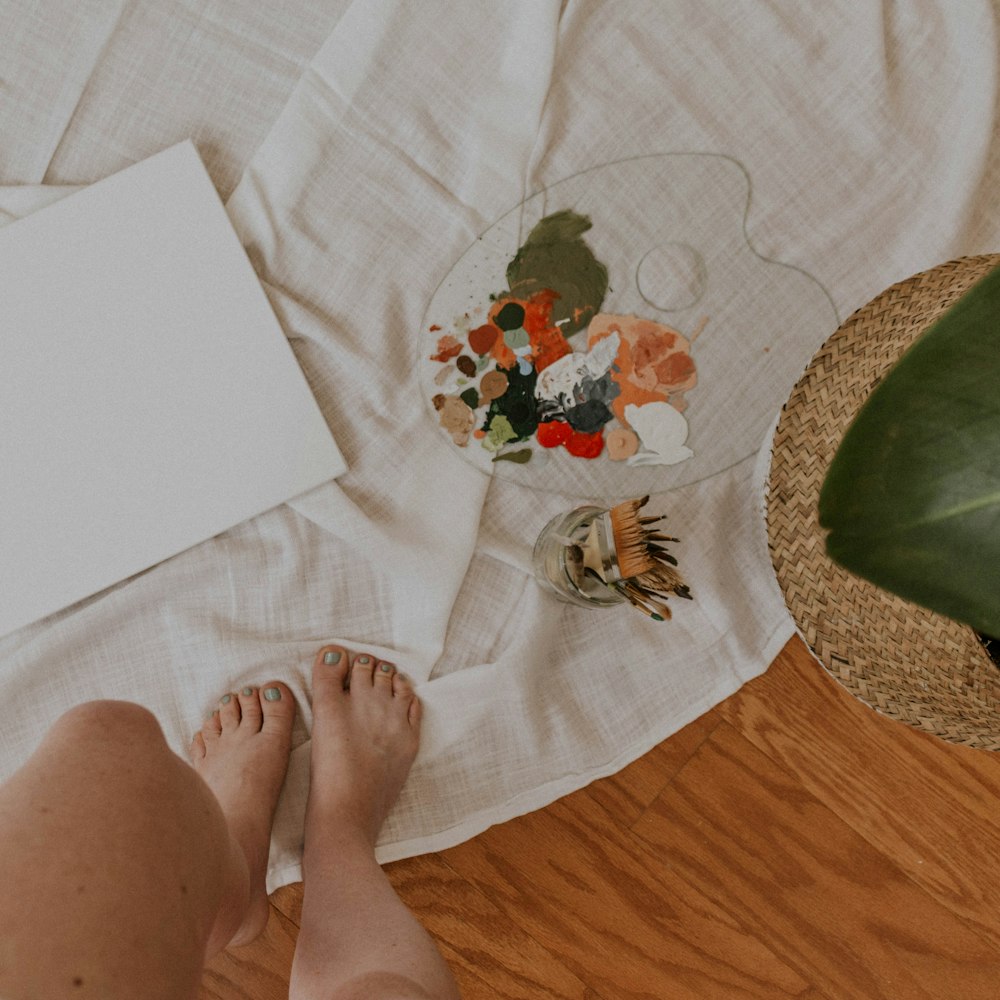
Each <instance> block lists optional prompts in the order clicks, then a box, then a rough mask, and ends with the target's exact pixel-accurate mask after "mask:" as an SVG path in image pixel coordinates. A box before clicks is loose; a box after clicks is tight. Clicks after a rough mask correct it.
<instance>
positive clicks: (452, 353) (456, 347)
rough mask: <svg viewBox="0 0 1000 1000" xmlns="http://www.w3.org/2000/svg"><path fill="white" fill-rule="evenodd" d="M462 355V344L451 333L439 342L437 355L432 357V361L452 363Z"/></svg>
mask: <svg viewBox="0 0 1000 1000" xmlns="http://www.w3.org/2000/svg"><path fill="white" fill-rule="evenodd" d="M461 353H462V344H461V342H460V341H458V340H456V339H455V338H454V337H453V336H452V335H451V334H450V333H446V334H445V335H444V336H443V337H441V338H440V340H438V342H437V354H432V355H431V361H450V360H451V359H452V358H455V357H458V355H459V354H461Z"/></svg>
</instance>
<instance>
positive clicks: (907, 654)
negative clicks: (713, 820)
mask: <svg viewBox="0 0 1000 1000" xmlns="http://www.w3.org/2000/svg"><path fill="white" fill-rule="evenodd" d="M997 265H1000V254H992V255H988V256H981V257H965V258H962V259H960V260H955V261H950V262H949V263H947V264H942V265H941V266H939V267H935V268H933V269H932V270H930V271H924V272H922V273H921V274H917V275H915V276H913V277H912V278H908V279H907V280H905V281H902V282H900V283H899V284H896V285H893V286H892V287H891V288H889V289H887V290H886V291H885V292H883V293H882V294H881V295H879V296H878V297H877V298H875V299H874V300H873V301H871V302H870V303H868V305H866V306H864V307H863V308H861V309H859V310H858V311H857V312H856V313H855V314H854V315H853V316H851V317H850V319H848V320H847V321H846V322H845V323H844V324H843V325H842V326H841V327H840V328H839V329H838V330H837V331H836V333H834V334H833V336H832V337H831V338H830V339H829V340H828V341H827V342H826V343H825V344H824V345H823V347H822V349H821V350H820V351H819V353H818V354H817V355H816V357H815V358H813V361H812V363H811V364H810V366H809V368H808V369H807V370H806V373H805V374H804V375H803V376H802V378H801V379H800V380H799V382H798V384H797V385H796V386H795V389H794V390H793V391H792V394H791V395H790V397H789V399H788V402H787V403H786V404H785V407H784V409H783V410H782V413H781V417H780V419H779V422H778V427H777V430H776V432H775V435H774V440H773V444H772V454H771V470H770V476H769V480H768V483H767V484H766V492H767V496H766V503H767V530H768V539H769V544H770V549H771V559H772V561H773V563H774V568H775V572H776V573H777V577H778V582H779V584H780V586H781V589H782V591H783V592H784V595H785V600H786V602H787V604H788V607H789V609H790V611H791V613H792V616H793V617H794V619H795V622H796V624H797V625H798V628H799V631H800V632H801V633H802V635H803V636H804V638H805V640H806V642H807V643H808V644H809V646H810V648H811V649H812V651H813V653H814V654H815V656H816V657H817V659H819V661H820V662H821V663H822V664H823V666H824V667H826V669H827V670H828V671H829V672H830V673H831V674H833V676H834V677H836V678H837V680H838V681H840V683H841V684H843V685H844V686H845V687H846V688H847V689H848V690H849V691H850V692H851V693H852V694H853V695H855V696H856V697H858V698H860V699H861V700H862V701H864V702H865V703H867V704H868V705H870V706H871V707H872V708H874V709H876V710H877V711H879V712H881V713H882V714H884V715H886V716H889V717H890V718H893V719H898V720H899V721H901V722H905V723H907V724H909V725H911V726H914V727H915V728H917V729H921V730H924V731H925V732H928V733H933V734H934V735H936V736H940V737H942V738H943V739H946V740H950V741H951V742H953V743H959V744H963V745H965V746H970V747H977V748H980V749H984V750H998V749H1000V670H998V669H997V667H996V666H995V665H994V664H993V662H992V661H991V660H990V658H989V656H987V655H986V653H985V652H984V650H983V649H982V647H981V645H980V644H979V641H978V640H977V638H976V636H975V634H974V632H973V631H972V630H971V629H969V628H967V627H966V626H963V625H959V624H957V623H955V622H952V621H950V620H948V619H946V618H943V617H941V616H939V615H936V614H933V613H932V612H929V611H926V610H924V609H922V608H919V607H917V606H916V605H914V604H911V603H909V602H907V601H904V600H902V599H900V598H897V597H895V596H893V595H891V594H888V593H887V592H885V591H883V590H880V589H878V588H877V587H875V586H873V585H872V584H870V583H868V582H867V581H864V580H861V579H859V578H858V577H856V576H854V575H853V574H850V573H848V572H847V571H846V570H844V569H841V568H840V567H839V566H837V565H835V564H834V563H833V562H832V561H831V560H830V559H828V558H827V556H826V552H825V548H824V544H823V532H822V530H821V529H820V527H819V524H818V522H817V508H818V504H819V492H820V487H821V486H822V483H823V478H824V476H825V475H826V470H827V467H828V466H829V464H830V462H831V460H832V459H833V455H834V452H835V451H836V448H837V445H838V444H839V442H840V440H841V437H842V436H843V434H844V431H845V430H846V429H847V426H848V425H849V423H850V422H851V420H852V419H853V418H854V416H855V414H856V413H857V411H858V409H859V408H860V406H861V404H862V403H863V402H864V401H865V399H866V398H867V397H868V395H869V393H870V392H871V391H872V390H873V389H874V388H875V386H876V385H877V384H878V382H879V380H880V379H881V378H882V377H883V376H884V375H885V374H886V372H887V371H888V370H889V368H891V367H892V365H893V364H894V363H895V362H896V361H897V360H898V358H899V357H900V356H901V354H902V353H903V352H904V351H905V350H906V348H907V347H908V346H909V345H910V344H911V343H912V342H913V340H914V339H915V338H916V337H917V336H919V335H920V334H921V333H922V332H923V331H924V330H925V329H926V328H927V327H928V326H929V325H930V324H931V323H932V322H933V321H934V320H935V319H936V318H937V317H938V316H939V315H941V313H942V312H944V311H945V310H946V309H947V308H948V307H949V306H950V305H952V304H953V303H954V302H955V300H956V299H958V298H959V296H961V295H962V293H963V292H965V291H966V290H967V289H968V288H970V287H971V285H972V284H974V283H975V282H976V281H977V280H978V279H979V278H981V277H983V276H984V275H985V274H986V273H987V272H988V271H989V270H990V269H992V268H993V267H996V266H997Z"/></svg>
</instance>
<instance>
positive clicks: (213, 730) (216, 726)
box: [201, 709, 222, 745]
mask: <svg viewBox="0 0 1000 1000" xmlns="http://www.w3.org/2000/svg"><path fill="white" fill-rule="evenodd" d="M201 735H202V737H203V738H204V739H205V741H206V745H207V742H208V741H210V740H217V739H218V738H219V737H220V736H221V735H222V720H221V719H220V718H219V710H218V709H216V710H215V711H214V712H213V713H212V714H211V715H210V716H209V717H208V718H207V719H206V720H205V725H203V726H202V727H201Z"/></svg>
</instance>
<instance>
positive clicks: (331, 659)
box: [323, 650, 340, 667]
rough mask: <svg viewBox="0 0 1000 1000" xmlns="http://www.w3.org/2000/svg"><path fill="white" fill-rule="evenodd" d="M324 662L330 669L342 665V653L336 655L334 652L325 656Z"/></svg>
mask: <svg viewBox="0 0 1000 1000" xmlns="http://www.w3.org/2000/svg"><path fill="white" fill-rule="evenodd" d="M323 662H324V663H325V664H326V665H327V666H328V667H329V666H332V665H333V664H334V663H340V653H335V652H333V651H332V650H331V651H330V652H328V653H324V654H323Z"/></svg>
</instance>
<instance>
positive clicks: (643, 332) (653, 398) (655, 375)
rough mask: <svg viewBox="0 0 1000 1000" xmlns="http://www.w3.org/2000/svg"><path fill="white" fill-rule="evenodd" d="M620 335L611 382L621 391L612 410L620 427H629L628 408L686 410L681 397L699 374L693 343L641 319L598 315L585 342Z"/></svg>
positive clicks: (667, 327)
mask: <svg viewBox="0 0 1000 1000" xmlns="http://www.w3.org/2000/svg"><path fill="white" fill-rule="evenodd" d="M614 333H617V334H618V336H619V340H620V342H619V345H618V353H617V355H616V356H615V365H616V367H617V368H618V371H614V370H612V372H611V377H612V378H613V379H614V380H615V382H616V383H617V385H618V387H619V388H620V389H621V393H620V395H618V396H617V397H616V398H615V400H614V401H613V402H612V404H611V409H612V411H613V412H614V414H615V416H616V417H617V418H618V419H619V420H620V421H621V423H623V424H625V425H626V426H628V421H627V420H626V419H625V407H626V406H628V405H629V403H633V404H635V405H636V406H643V405H644V404H645V403H664V402H666V403H670V404H671V405H672V406H673V407H674V408H675V409H677V410H683V409H685V407H686V406H687V400H685V399H684V396H683V393H685V392H686V391H687V390H688V389H692V388H694V386H695V385H696V383H697V381H698V374H697V369H696V367H695V363H694V360H693V359H692V357H691V354H690V351H691V342H690V341H689V340H688V339H687V338H686V337H684V336H682V335H681V334H680V333H678V332H677V331H676V330H673V329H671V328H670V327H669V326H664V325H663V324H662V323H655V322H653V321H652V320H648V319H642V318H640V317H638V316H616V315H613V314H611V313H598V315H596V316H595V317H594V318H593V319H592V320H591V321H590V326H589V327H588V328H587V343H588V346H589V347H593V346H594V345H595V344H596V343H598V342H599V341H601V340H604V339H605V338H606V337H610V336H611V335H612V334H614Z"/></svg>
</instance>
